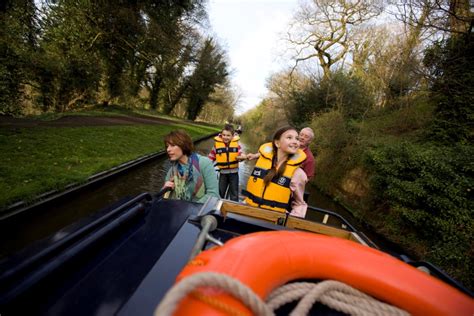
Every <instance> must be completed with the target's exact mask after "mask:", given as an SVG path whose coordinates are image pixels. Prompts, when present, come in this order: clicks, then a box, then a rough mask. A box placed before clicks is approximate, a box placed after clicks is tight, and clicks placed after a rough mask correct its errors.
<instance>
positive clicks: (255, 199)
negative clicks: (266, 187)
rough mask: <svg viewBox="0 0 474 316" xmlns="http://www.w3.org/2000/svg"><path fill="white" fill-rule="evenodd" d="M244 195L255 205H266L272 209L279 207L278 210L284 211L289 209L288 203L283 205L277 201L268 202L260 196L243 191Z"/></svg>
mask: <svg viewBox="0 0 474 316" xmlns="http://www.w3.org/2000/svg"><path fill="white" fill-rule="evenodd" d="M242 195H244V196H246V197H248V198H249V199H251V200H252V201H253V202H254V203H255V204H258V205H259V206H260V205H265V206H270V207H278V208H283V209H288V205H289V204H288V203H281V202H276V201H271V200H266V199H262V198H260V197H258V196H255V195H253V194H252V193H250V192H249V191H247V190H242Z"/></svg>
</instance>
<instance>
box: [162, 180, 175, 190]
mask: <svg viewBox="0 0 474 316" xmlns="http://www.w3.org/2000/svg"><path fill="white" fill-rule="evenodd" d="M164 188H171V190H174V182H173V181H166V182H165V184H164V185H163V189H164Z"/></svg>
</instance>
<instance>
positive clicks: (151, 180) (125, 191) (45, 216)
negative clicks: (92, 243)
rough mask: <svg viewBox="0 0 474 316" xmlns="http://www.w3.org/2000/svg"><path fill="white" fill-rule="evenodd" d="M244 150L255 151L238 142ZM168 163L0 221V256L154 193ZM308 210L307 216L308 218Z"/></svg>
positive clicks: (243, 179) (324, 203)
mask: <svg viewBox="0 0 474 316" xmlns="http://www.w3.org/2000/svg"><path fill="white" fill-rule="evenodd" d="M212 145H213V139H212V138H210V139H207V140H204V141H201V142H199V143H198V144H196V151H197V152H198V153H200V154H203V155H207V154H208V153H209V151H210V149H211V148H212ZM241 145H242V147H243V150H244V152H249V151H250V152H255V151H254V150H251V149H253V148H247V146H246V144H245V143H244V142H242V143H241ZM254 164H255V161H251V162H249V161H244V162H241V163H240V168H239V185H240V188H239V189H240V190H241V189H242V188H245V186H246V183H247V179H248V177H249V176H250V174H251V172H252V169H253V166H254ZM169 166H170V164H169V161H168V159H166V157H164V158H161V159H158V160H155V161H152V162H147V163H146V164H144V165H143V166H140V167H137V168H135V169H133V170H131V171H130V172H127V173H126V174H124V175H120V176H116V177H114V178H113V179H112V180H111V181H107V182H106V183H104V184H102V185H100V186H98V187H96V188H91V189H88V190H87V191H86V192H82V193H81V194H78V195H73V196H72V197H70V198H69V197H68V198H67V200H65V201H61V202H60V203H58V204H57V205H54V206H48V207H47V208H46V207H44V208H41V207H40V208H36V209H34V212H30V211H28V212H27V214H25V215H22V216H14V217H13V218H11V219H7V220H3V221H1V222H0V258H2V257H5V256H8V255H10V254H12V253H14V252H16V251H18V250H19V249H22V248H24V247H26V246H28V245H29V244H31V243H33V242H34V241H37V240H40V239H43V238H45V237H47V236H49V235H51V234H54V233H56V232H58V231H60V230H61V229H62V228H64V227H66V226H68V225H70V224H72V223H74V222H76V221H78V220H80V219H82V218H84V217H87V216H90V215H91V214H93V213H95V212H97V211H98V210H101V209H104V208H106V207H107V206H109V205H111V204H114V203H117V202H118V201H120V200H123V199H124V198H126V197H131V196H135V195H137V194H139V193H142V192H158V191H159V190H160V188H161V187H162V185H163V182H164V176H165V174H166V171H167V170H168V168H169ZM306 191H308V192H309V193H310V195H309V201H308V204H309V205H312V206H316V207H319V208H324V209H327V210H331V211H333V212H336V213H339V214H341V215H342V216H344V217H345V218H347V219H348V220H349V221H350V222H351V223H353V225H354V226H355V227H356V228H357V229H360V230H362V231H363V227H360V225H358V224H357V221H355V220H354V219H353V218H352V216H351V214H350V213H348V212H347V211H346V210H345V209H344V208H342V207H341V206H340V205H338V204H336V203H335V202H333V201H332V200H331V199H330V198H328V197H327V196H325V195H324V194H322V193H321V192H319V191H318V190H317V189H316V188H315V187H311V186H307V188H306ZM311 216H312V214H310V213H308V214H307V218H309V219H311Z"/></svg>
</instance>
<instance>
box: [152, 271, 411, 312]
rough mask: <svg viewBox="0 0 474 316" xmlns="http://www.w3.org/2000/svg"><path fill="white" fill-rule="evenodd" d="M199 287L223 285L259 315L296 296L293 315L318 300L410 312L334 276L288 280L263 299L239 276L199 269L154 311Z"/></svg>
mask: <svg viewBox="0 0 474 316" xmlns="http://www.w3.org/2000/svg"><path fill="white" fill-rule="evenodd" d="M198 287H213V288H217V289H220V290H222V291H224V292H226V293H228V294H230V295H232V296H233V297H235V298H237V299H238V300H240V302H242V304H244V305H245V306H246V307H248V308H249V309H250V311H251V312H252V314H254V315H259V316H260V315H262V316H270V315H275V313H274V311H275V310H277V309H278V308H279V307H281V306H283V305H285V304H286V303H289V302H292V301H296V300H300V302H299V303H298V304H297V305H296V307H295V309H294V310H293V311H292V312H291V314H290V315H292V316H300V315H307V314H308V312H309V311H310V309H311V307H312V306H313V305H314V304H315V303H317V302H321V303H322V304H324V305H326V306H328V307H330V308H332V309H335V310H337V311H340V312H343V313H346V314H349V315H387V316H388V315H390V316H395V315H396V316H398V315H409V314H408V313H407V312H406V311H404V310H401V309H399V308H397V307H394V306H392V305H389V304H386V303H383V302H380V301H378V300H376V299H375V298H373V297H371V296H368V295H366V294H364V293H362V292H360V291H359V290H356V289H354V288H353V287H351V286H349V285H347V284H344V283H341V282H338V281H332V280H328V281H322V282H319V283H309V282H300V283H291V284H287V285H284V286H282V287H280V288H278V289H276V290H274V291H273V292H272V293H270V295H269V296H268V298H267V302H264V301H263V300H262V299H261V298H260V297H259V296H258V295H256V294H255V293H254V292H253V291H252V289H250V288H249V287H248V286H246V285H245V284H243V283H242V282H240V281H239V280H236V279H234V278H232V277H230V276H228V275H226V274H221V273H215V272H202V273H197V274H194V275H191V276H189V277H187V278H185V279H183V280H181V281H180V282H179V283H177V284H175V285H174V286H173V287H172V288H171V290H170V291H168V293H167V294H166V295H165V297H164V298H163V300H162V301H161V303H160V305H158V307H157V308H156V310H155V314H154V315H155V316H171V315H173V313H174V311H175V310H176V308H177V307H178V305H179V303H180V301H181V300H182V299H183V298H185V297H186V296H187V295H188V294H190V293H192V292H193V291H194V290H195V289H197V288H198ZM193 295H194V296H195V297H196V298H198V299H201V300H203V301H205V302H206V303H208V304H211V305H212V306H213V307H215V308H217V309H219V310H221V311H223V312H226V313H227V314H237V313H236V311H234V310H232V308H231V307H230V306H225V305H224V304H221V303H219V302H216V301H213V300H211V299H207V298H206V297H204V296H203V295H202V294H199V295H197V294H193Z"/></svg>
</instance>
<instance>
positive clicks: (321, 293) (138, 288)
mask: <svg viewBox="0 0 474 316" xmlns="http://www.w3.org/2000/svg"><path fill="white" fill-rule="evenodd" d="M313 211H316V212H319V213H320V214H321V216H320V218H321V221H320V222H314V221H307V220H304V219H301V218H295V217H292V216H289V215H288V214H284V213H276V212H272V211H268V210H263V209H259V208H254V207H250V206H247V205H242V204H239V203H236V202H232V201H228V200H219V199H213V198H211V199H209V200H208V201H207V202H206V203H205V204H197V203H191V202H183V201H176V200H162V199H159V198H152V196H151V195H150V194H148V193H144V194H141V195H139V196H137V197H135V198H133V199H130V200H128V201H127V202H125V203H121V204H120V205H118V206H117V207H115V208H113V209H112V210H110V209H108V210H107V211H103V212H99V213H97V214H95V215H94V216H93V217H91V218H88V219H87V220H84V221H82V222H80V223H76V224H74V225H71V226H70V227H67V228H65V229H63V230H62V231H60V232H57V233H56V234H55V235H54V236H51V237H49V238H47V239H45V240H42V241H40V242H38V243H36V244H35V245H33V246H31V247H29V248H27V249H24V250H22V251H21V252H19V253H17V254H15V255H13V256H11V257H9V258H7V259H4V260H2V261H1V262H0V273H1V274H0V313H1V315H2V316H4V315H23V314H26V313H34V314H36V315H152V314H153V313H155V315H173V314H176V315H225V314H229V313H232V314H242V315H251V314H272V313H276V314H277V315H278V314H280V315H285V314H288V313H289V312H290V310H292V309H294V308H295V313H297V314H305V313H306V312H308V313H309V314H325V315H338V314H341V315H342V314H351V313H352V314H370V313H373V314H380V313H381V311H382V312H384V313H394V314H398V315H400V314H406V313H409V314H414V315H427V314H430V315H449V314H451V315H472V314H473V313H474V301H473V299H472V295H471V294H470V293H469V291H468V290H466V289H463V288H462V286H461V285H459V284H457V283H456V282H455V281H453V280H452V279H450V278H449V277H447V276H446V275H443V274H442V273H441V272H440V271H437V270H434V269H433V267H431V266H429V265H425V264H419V263H418V264H417V265H423V266H424V270H431V271H432V272H433V273H434V274H435V275H436V276H438V277H441V278H444V280H445V281H448V283H450V284H447V283H446V282H442V281H441V280H439V278H435V277H433V276H430V275H428V274H427V273H426V272H422V271H420V269H417V268H415V267H413V266H411V265H409V264H407V263H405V262H403V261H401V260H399V259H397V258H395V257H393V256H390V255H388V254H386V253H383V252H381V251H379V250H377V247H376V246H375V245H374V244H373V243H372V242H371V241H370V240H369V239H368V238H367V237H366V236H364V235H363V234H361V233H360V232H358V231H357V230H356V229H355V228H354V227H353V226H352V225H351V224H350V223H349V222H347V221H346V220H345V219H344V218H342V217H340V216H339V215H337V214H333V213H331V212H329V211H325V210H321V209H313ZM300 281H305V282H303V283H302V282H300ZM302 293H304V294H302ZM315 293H316V294H315ZM300 299H301V300H300ZM298 301H299V302H298ZM349 302H352V303H351V304H349ZM361 302H362V303H361ZM367 306H369V307H367Z"/></svg>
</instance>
